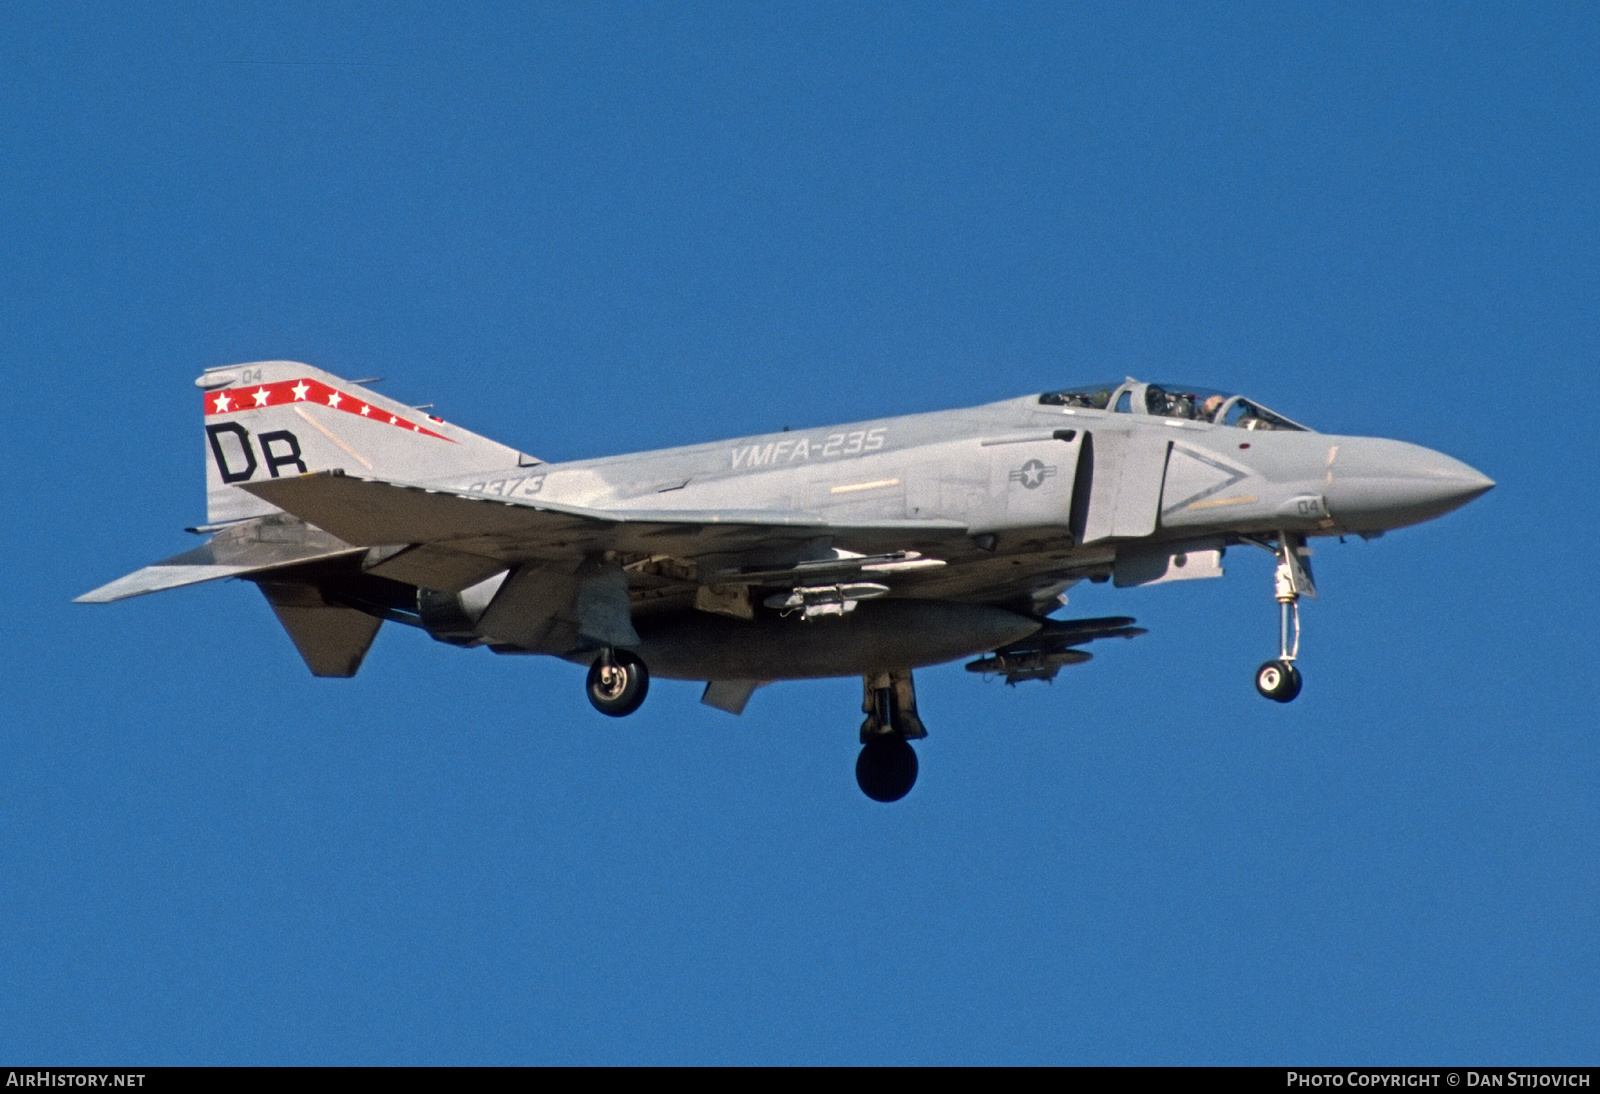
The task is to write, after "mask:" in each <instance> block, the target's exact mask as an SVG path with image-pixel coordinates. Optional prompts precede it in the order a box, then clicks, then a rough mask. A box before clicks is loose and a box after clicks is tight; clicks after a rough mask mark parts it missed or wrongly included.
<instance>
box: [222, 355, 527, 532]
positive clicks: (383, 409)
mask: <svg viewBox="0 0 1600 1094" xmlns="http://www.w3.org/2000/svg"><path fill="white" fill-rule="evenodd" d="M195 386H197V387H199V388H201V389H202V390H203V391H204V392H205V431H206V515H207V520H208V521H209V522H210V523H212V524H221V523H224V522H227V521H234V520H241V519H244V518H246V517H255V516H261V515H264V514H267V513H275V512H277V511H278V510H277V509H275V508H274V507H273V506H272V505H270V504H269V503H267V502H265V501H263V500H261V499H260V498H257V497H255V496H253V495H251V494H248V493H246V492H245V491H243V490H240V489H238V488H237V485H236V484H238V483H244V482H249V481H251V480H252V479H257V480H259V479H263V478H281V477H282V476H284V475H299V474H304V473H305V472H308V471H326V470H331V469H333V468H342V469H344V470H347V471H350V472H351V473H353V474H360V475H374V476H377V477H380V478H384V479H390V480H393V481H397V482H423V481H426V480H429V479H438V478H443V477H445V476H449V475H456V474H469V473H472V472H475V471H484V470H491V469H495V468H501V467H517V466H519V465H521V466H527V465H530V464H533V463H537V462H538V461H536V460H534V459H533V458H532V457H530V456H526V455H523V454H522V453H520V452H518V451H517V450H516V449H514V448H508V447H506V446H505V445H503V444H498V443H496V442H495V441H491V440H489V439H488V438H486V437H480V436H478V435H477V434H476V433H469V432H468V431H467V430H465V429H462V428H460V427H459V426H454V425H450V424H449V423H447V422H444V421H441V420H440V419H438V418H434V417H431V416H429V415H428V414H426V413H425V412H424V411H422V410H419V409H417V408H414V407H409V406H406V405H404V404H402V403H397V402H395V401H394V400H393V399H387V398H385V397H383V396H382V395H378V394H376V393H374V392H372V391H369V390H367V389H366V388H364V387H362V386H361V385H359V384H354V383H351V382H350V381H348V380H343V379H340V378H339V377H337V376H334V375H333V374H332V373H328V372H323V371H322V370H321V369H316V368H312V367H311V366H310V365H302V364H299V363H297V362H294V361H256V362H252V363H250V364H245V365H228V366H224V367H222V368H215V369H209V370H207V371H206V373H205V374H204V375H203V376H201V377H200V378H199V379H198V380H196V381H195Z"/></svg>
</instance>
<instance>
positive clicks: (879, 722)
mask: <svg viewBox="0 0 1600 1094" xmlns="http://www.w3.org/2000/svg"><path fill="white" fill-rule="evenodd" d="M862 685H863V687H862V691H863V695H862V699H861V709H862V711H863V712H864V713H865V714H866V716H867V720H866V721H864V722H862V723H861V755H860V756H858V757H857V758H856V782H857V784H859V785H860V787H861V792H862V793H863V794H865V795H866V796H867V797H869V798H871V799H872V800H873V801H878V802H895V801H899V800H900V799H901V798H903V797H905V796H906V795H907V794H909V793H911V788H912V787H913V786H915V785H916V782H917V753H916V751H915V750H914V749H913V748H912V747H911V744H910V742H911V741H914V740H918V739H920V738H923V737H926V736H927V735H928V730H927V729H926V728H925V727H924V726H923V724H922V719H921V718H919V717H917V691H916V686H915V685H914V684H913V683H912V680H911V670H909V669H903V670H896V671H893V672H878V673H873V674H871V675H869V676H864V677H862Z"/></svg>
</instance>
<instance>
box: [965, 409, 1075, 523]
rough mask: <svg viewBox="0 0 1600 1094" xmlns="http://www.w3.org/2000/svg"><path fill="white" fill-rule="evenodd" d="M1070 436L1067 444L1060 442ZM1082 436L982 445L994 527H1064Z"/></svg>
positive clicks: (992, 442)
mask: <svg viewBox="0 0 1600 1094" xmlns="http://www.w3.org/2000/svg"><path fill="white" fill-rule="evenodd" d="M1068 436H1071V438H1072V439H1071V440H1067V439H1065V438H1066V437H1068ZM1081 438H1082V434H1074V433H1072V432H1071V431H1069V430H1063V431H1062V433H1061V435H1060V436H1059V437H1058V438H1055V439H1049V440H1045V439H1030V440H1023V441H1009V442H998V441H985V442H984V444H983V449H984V451H985V452H986V453H987V454H988V456H989V498H990V504H991V507H992V508H991V513H990V516H991V519H992V521H993V523H995V524H997V525H999V524H1002V523H1003V525H1004V526H1005V527H1009V528H1049V527H1058V528H1065V527H1067V524H1068V521H1069V520H1070V517H1071V513H1072V486H1073V480H1074V478H1075V476H1076V470H1077V466H1078V448H1079V445H1081V444H1082V439H1081Z"/></svg>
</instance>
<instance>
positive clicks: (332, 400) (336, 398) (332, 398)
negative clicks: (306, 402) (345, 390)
mask: <svg viewBox="0 0 1600 1094" xmlns="http://www.w3.org/2000/svg"><path fill="white" fill-rule="evenodd" d="M343 399H344V396H343V395H340V394H339V393H338V392H337V391H335V392H331V393H330V394H329V395H328V405H329V406H331V407H337V406H338V405H339V403H340V402H341V401H342V400H343Z"/></svg>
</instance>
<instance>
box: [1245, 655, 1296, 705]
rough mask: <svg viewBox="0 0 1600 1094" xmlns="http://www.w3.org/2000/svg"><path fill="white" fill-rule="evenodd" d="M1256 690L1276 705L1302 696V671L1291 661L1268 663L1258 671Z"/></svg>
mask: <svg viewBox="0 0 1600 1094" xmlns="http://www.w3.org/2000/svg"><path fill="white" fill-rule="evenodd" d="M1256 690H1257V691H1259V692H1260V693H1261V694H1262V695H1264V696H1266V697H1267V698H1268V699H1271V700H1272V701H1273V702H1275V703H1287V702H1290V701H1292V700H1293V699H1294V697H1295V696H1296V695H1299V694H1300V670H1299V669H1297V668H1295V667H1294V664H1293V662H1290V661H1268V662H1267V663H1266V664H1264V665H1262V666H1261V667H1260V668H1258V669H1256Z"/></svg>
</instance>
